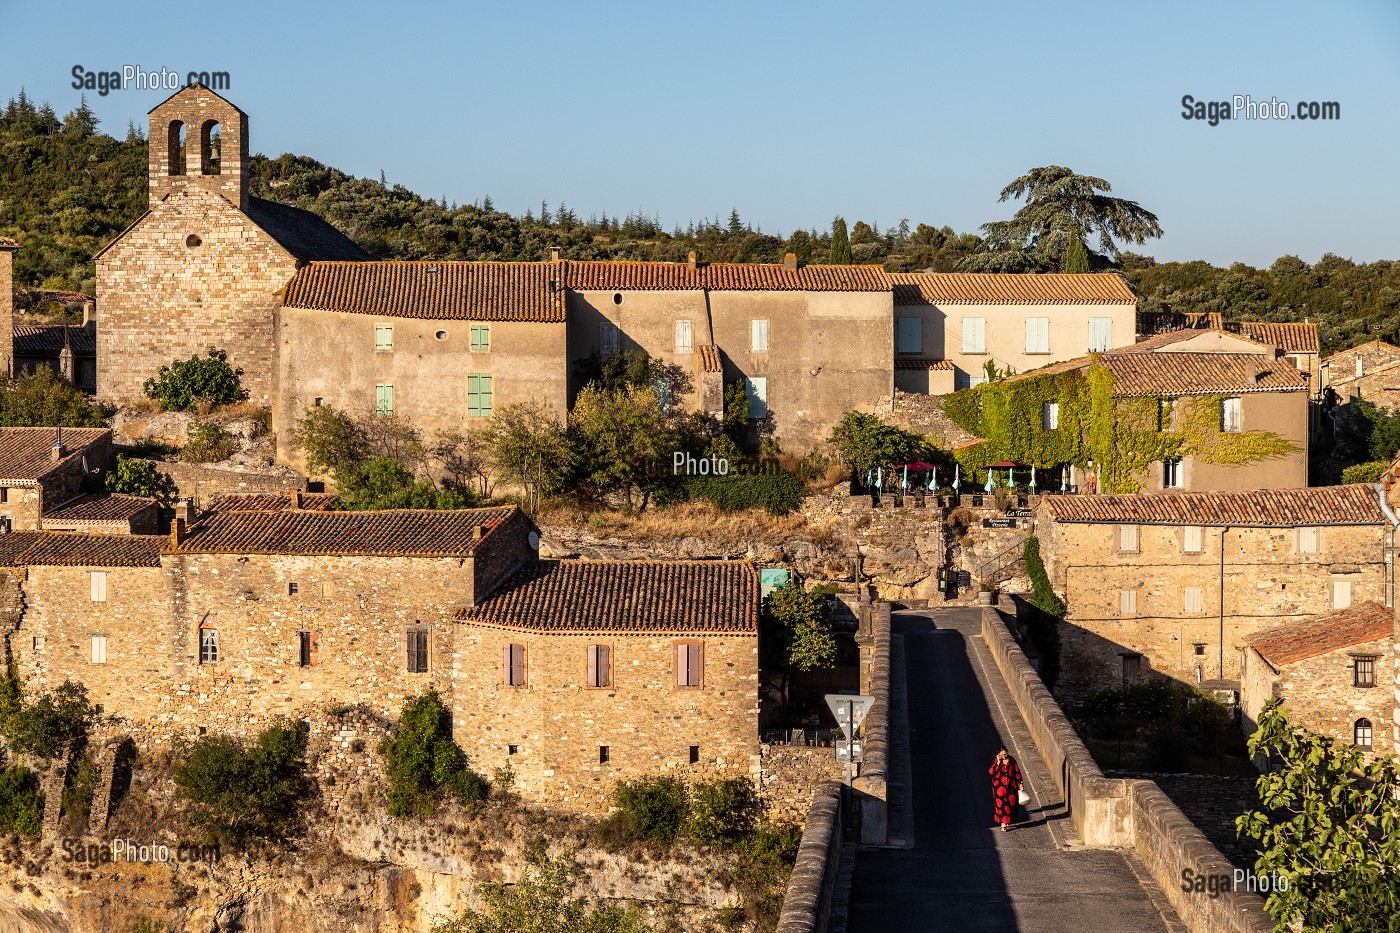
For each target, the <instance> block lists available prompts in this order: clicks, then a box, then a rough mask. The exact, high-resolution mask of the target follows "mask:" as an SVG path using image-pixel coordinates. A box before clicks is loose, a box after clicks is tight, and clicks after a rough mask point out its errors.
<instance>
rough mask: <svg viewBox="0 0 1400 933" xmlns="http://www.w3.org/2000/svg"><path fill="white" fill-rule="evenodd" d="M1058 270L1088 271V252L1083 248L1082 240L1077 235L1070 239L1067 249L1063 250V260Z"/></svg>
mask: <svg viewBox="0 0 1400 933" xmlns="http://www.w3.org/2000/svg"><path fill="white" fill-rule="evenodd" d="M1060 271H1061V272H1073V273H1082V272H1088V271H1089V252H1088V250H1086V249H1085V248H1084V241H1083V240H1081V239H1080V238H1079V237H1072V238H1071V239H1070V241H1069V249H1067V250H1066V251H1065V261H1064V263H1063V265H1062V266H1061V269H1060Z"/></svg>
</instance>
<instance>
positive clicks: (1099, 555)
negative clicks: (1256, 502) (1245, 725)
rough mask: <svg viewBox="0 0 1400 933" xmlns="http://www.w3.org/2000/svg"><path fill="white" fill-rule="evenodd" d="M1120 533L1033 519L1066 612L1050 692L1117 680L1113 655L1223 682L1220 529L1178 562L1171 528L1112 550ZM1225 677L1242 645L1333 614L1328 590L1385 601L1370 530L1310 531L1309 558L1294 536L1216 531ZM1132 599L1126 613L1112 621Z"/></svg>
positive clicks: (1179, 538)
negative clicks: (1057, 676) (1338, 587)
mask: <svg viewBox="0 0 1400 933" xmlns="http://www.w3.org/2000/svg"><path fill="white" fill-rule="evenodd" d="M1119 527H1120V526H1119V525H1116V524H1109V523H1079V522H1055V521H1053V520H1050V519H1049V518H1048V516H1047V514H1046V513H1045V512H1044V510H1043V509H1042V510H1041V513H1040V515H1039V517H1038V519H1037V529H1038V534H1039V537H1040V541H1041V554H1042V557H1043V559H1044V561H1045V566H1046V571H1047V572H1048V573H1049V575H1050V580H1051V583H1052V584H1053V585H1054V587H1055V589H1056V590H1057V591H1059V592H1060V593H1062V594H1063V595H1064V597H1065V601H1066V602H1067V603H1068V605H1069V613H1068V615H1067V616H1066V619H1065V624H1064V625H1062V626H1061V637H1062V639H1063V649H1062V651H1063V656H1064V671H1065V672H1066V675H1067V676H1066V677H1065V678H1064V679H1062V681H1061V683H1060V684H1059V687H1058V689H1060V690H1061V691H1063V692H1065V693H1067V694H1069V695H1077V694H1080V693H1083V692H1088V691H1092V690H1095V689H1102V688H1103V687H1104V686H1107V685H1115V684H1119V683H1121V682H1122V679H1123V661H1122V655H1123V654H1125V653H1134V652H1136V653H1140V654H1141V655H1142V656H1143V665H1144V670H1145V669H1146V668H1148V667H1150V668H1152V669H1155V670H1158V671H1161V672H1162V673H1165V674H1167V675H1169V676H1171V677H1175V678H1177V679H1180V680H1183V681H1187V682H1191V683H1195V682H1196V680H1197V673H1196V668H1197V666H1198V665H1199V666H1200V668H1201V679H1211V678H1216V677H1219V676H1221V671H1220V665H1221V655H1222V643H1221V638H1220V623H1221V618H1220V592H1221V590H1220V587H1221V572H1220V558H1221V555H1220V534H1221V532H1220V529H1219V528H1205V529H1203V532H1202V536H1201V537H1202V545H1203V547H1202V550H1201V552H1200V553H1185V552H1184V549H1183V535H1184V531H1183V529H1182V527H1181V526H1177V525H1142V526H1139V547H1138V550H1137V551H1136V552H1134V553H1121V552H1120V551H1119V550H1118V540H1119V539H1118V535H1119ZM1225 535H1226V536H1225V568H1224V590H1225V605H1224V625H1225V639H1224V643H1223V660H1224V674H1223V676H1224V677H1226V678H1236V677H1238V676H1239V670H1240V651H1241V649H1242V647H1243V642H1244V639H1245V637H1246V636H1249V635H1252V634H1254V633H1256V632H1260V631H1264V630H1266V629H1268V628H1269V627H1270V626H1276V625H1281V624H1284V623H1288V622H1299V621H1303V620H1305V619H1310V618H1313V617H1315V616H1319V615H1323V614H1325V613H1327V612H1330V611H1332V604H1331V596H1332V586H1333V584H1334V583H1335V582H1336V581H1341V580H1345V581H1350V583H1351V590H1352V601H1353V602H1360V601H1361V600H1367V599H1371V600H1376V601H1379V602H1384V600H1385V592H1384V580H1385V564H1384V548H1385V545H1386V542H1387V540H1388V531H1387V529H1385V528H1384V527H1382V526H1380V525H1338V526H1333V527H1324V528H1320V529H1319V535H1320V538H1319V545H1318V553H1316V554H1304V553H1299V548H1298V531H1297V529H1295V528H1284V527H1264V528H1231V529H1229V530H1228V531H1226V533H1225ZM1186 587H1199V588H1200V591H1201V592H1200V606H1201V608H1200V611H1199V612H1192V613H1188V612H1186V611H1185V605H1186V604H1185V589H1186ZM1124 590H1131V591H1133V592H1134V593H1135V594H1136V596H1135V599H1136V610H1135V611H1134V612H1126V613H1125V612H1122V611H1121V609H1120V606H1121V602H1120V599H1121V596H1120V593H1121V592H1122V591H1124Z"/></svg>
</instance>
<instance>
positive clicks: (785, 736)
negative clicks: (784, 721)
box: [763, 728, 841, 748]
mask: <svg viewBox="0 0 1400 933" xmlns="http://www.w3.org/2000/svg"><path fill="white" fill-rule="evenodd" d="M839 738H841V730H839V729H818V728H809V729H765V730H763V744H765V745H795V746H797V747H799V748H834V747H835V746H836V740H837V739H839Z"/></svg>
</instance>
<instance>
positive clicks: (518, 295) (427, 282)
mask: <svg viewBox="0 0 1400 933" xmlns="http://www.w3.org/2000/svg"><path fill="white" fill-rule="evenodd" d="M563 278H564V269H563V264H562V263H557V262H313V263H311V264H310V265H307V266H304V267H303V268H301V269H299V270H297V273H296V275H294V276H292V280H291V282H289V283H288V284H287V287H286V288H285V289H284V290H283V293H282V304H283V305H284V306H285V307H288V308H317V309H320V310H322V311H348V312H352V313H355V314H377V315H384V316H387V317H411V318H429V319H440V320H457V321H550V322H557V321H563V320H564V284H563Z"/></svg>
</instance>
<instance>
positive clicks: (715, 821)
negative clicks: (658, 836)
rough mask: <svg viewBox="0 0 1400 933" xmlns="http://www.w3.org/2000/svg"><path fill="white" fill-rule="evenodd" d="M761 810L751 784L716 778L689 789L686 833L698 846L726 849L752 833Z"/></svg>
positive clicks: (741, 779)
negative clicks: (702, 844) (723, 847)
mask: <svg viewBox="0 0 1400 933" xmlns="http://www.w3.org/2000/svg"><path fill="white" fill-rule="evenodd" d="M761 810H762V805H761V804H760V802H759V799H758V795H757V794H756V793H754V789H753V784H752V783H750V782H749V781H747V780H745V779H744V778H716V779H715V780H713V781H705V782H702V783H700V784H696V785H695V787H693V788H692V789H691V803H690V823H689V825H688V826H687V830H686V831H687V833H688V834H689V835H690V836H692V837H694V838H695V839H697V840H698V841H700V842H704V843H709V844H711V845H720V846H729V845H733V844H735V843H737V842H739V841H740V840H741V839H743V838H745V837H746V836H748V835H749V833H751V832H753V828H754V823H755V821H756V820H757V818H758V815H759V813H760V812H761Z"/></svg>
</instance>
